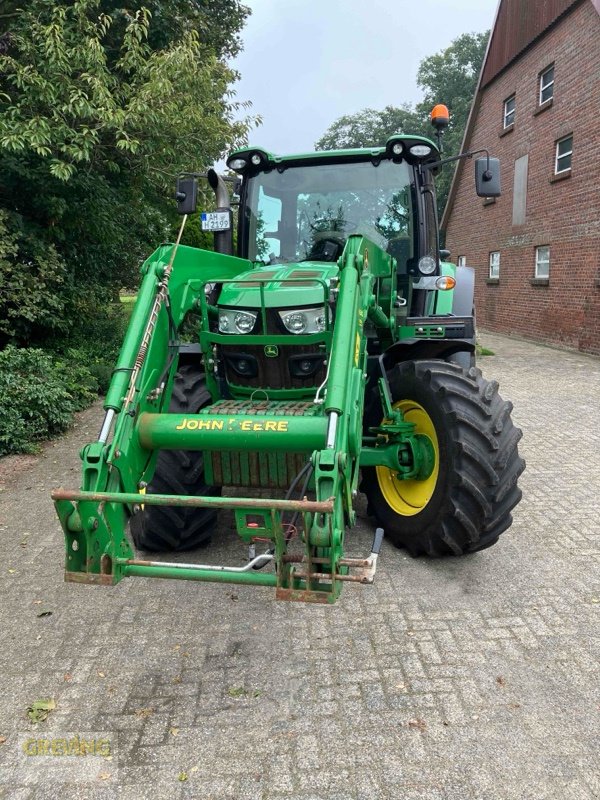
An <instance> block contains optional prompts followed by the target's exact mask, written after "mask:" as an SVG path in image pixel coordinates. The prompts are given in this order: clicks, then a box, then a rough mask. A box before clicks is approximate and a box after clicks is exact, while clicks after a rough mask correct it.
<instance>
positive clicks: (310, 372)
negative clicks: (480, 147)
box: [53, 135, 524, 603]
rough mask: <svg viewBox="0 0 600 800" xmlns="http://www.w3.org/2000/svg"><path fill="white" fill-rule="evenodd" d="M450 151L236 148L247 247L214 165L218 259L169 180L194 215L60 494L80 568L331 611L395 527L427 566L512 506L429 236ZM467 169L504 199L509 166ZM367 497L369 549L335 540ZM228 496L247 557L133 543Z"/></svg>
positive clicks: (69, 568)
mask: <svg viewBox="0 0 600 800" xmlns="http://www.w3.org/2000/svg"><path fill="white" fill-rule="evenodd" d="M472 155H474V154H472V153H468V154H464V155H463V156H459V157H470V156H472ZM447 160H454V159H446V161H447ZM443 163H445V161H440V154H439V150H438V148H437V147H436V145H435V144H434V143H433V142H432V141H430V140H428V139H424V138H419V137H414V136H403V135H402V136H401V135H396V136H392V137H391V138H390V139H389V140H388V141H387V143H386V145H385V146H383V147H374V148H367V149H356V150H345V151H330V152H318V153H311V154H308V155H294V156H285V157H280V156H275V155H273V154H271V153H268V152H265V151H264V150H261V149H258V148H247V149H244V150H240V151H237V152H235V153H233V154H232V155H231V156H230V158H229V160H228V167H229V169H230V172H231V174H234V173H237V178H231V179H230V180H233V181H235V185H234V191H233V195H234V197H237V198H238V199H237V203H238V205H239V212H238V215H237V216H238V228H237V244H236V248H235V249H236V252H237V254H236V255H234V254H233V250H234V247H233V235H232V211H231V206H230V192H229V189H228V187H227V185H226V183H225V182H224V180H223V179H222V178H221V177H220V176H218V175H217V174H216V173H215V172H214V171H212V170H211V171H210V172H209V173H208V176H207V177H208V179H209V182H210V184H211V186H212V188H213V190H214V191H215V194H216V206H217V209H216V210H215V211H211V212H207V213H203V214H202V227H203V228H204V229H205V230H211V231H213V232H214V236H215V251H214V252H212V251H205V250H200V249H195V248H191V247H186V246H183V245H180V244H179V239H180V238H181V232H182V230H183V225H185V220H186V218H187V215H188V214H191V213H194V211H195V207H196V193H197V179H196V177H195V176H183V177H182V178H181V179H180V180H179V181H178V192H177V202H178V205H179V210H180V211H181V213H182V214H183V215H184V216H183V221H182V228H181V230H180V234H179V237H178V239H177V242H176V243H175V244H169V245H163V246H161V247H159V248H158V250H156V251H155V252H154V253H153V254H152V255H151V256H150V258H148V260H147V261H146V262H145V264H144V265H143V268H142V273H143V280H142V283H141V286H140V290H139V294H138V298H137V302H136V305H135V308H134V311H133V314H132V317H131V323H130V325H129V329H128V331H127V334H126V337H125V341H124V343H123V347H122V350H121V353H120V356H119V359H118V363H117V364H116V367H115V370H114V374H113V378H112V382H111V385H110V389H109V391H108V394H107V396H106V400H105V404H104V408H105V410H106V416H105V419H104V423H103V425H102V430H101V432H100V435H99V438H98V441H95V442H93V443H91V444H88V445H87V446H86V447H85V448H84V449H83V451H82V454H81V455H82V460H83V479H82V486H81V489H80V490H67V489H59V490H56V491H55V492H54V493H53V498H54V500H55V504H56V508H57V511H58V515H59V517H60V520H61V523H62V527H63V529H64V534H65V540H66V579H67V580H70V581H77V582H83V583H95V584H114V583H117V582H118V581H119V580H121V578H123V577H126V576H134V575H140V576H154V577H162V578H184V579H190V580H200V581H222V582H229V583H245V584H257V585H262V586H274V587H276V594H277V597H278V598H280V599H284V600H304V601H311V602H321V603H332V602H334V601H335V600H336V598H337V597H338V595H339V593H340V590H341V586H342V584H343V583H344V582H345V581H353V582H358V583H366V584H369V583H372V582H373V578H374V574H375V569H376V564H377V555H378V553H379V548H380V546H381V540H382V537H383V535H384V534H385V536H386V537H387V538H388V539H389V541H391V542H392V543H393V544H395V545H397V546H398V547H404V548H406V549H407V550H408V551H409V552H410V553H412V554H414V555H419V554H427V555H430V556H442V555H446V554H448V555H461V554H463V553H473V552H475V551H477V550H481V549H483V548H486V547H489V546H490V545H492V544H494V543H495V542H496V541H497V540H498V537H499V536H500V534H501V533H503V532H504V531H505V530H506V529H507V528H508V527H509V526H510V524H511V521H512V518H511V511H512V509H513V508H514V506H515V505H516V504H517V503H518V502H519V499H520V497H521V492H520V490H519V488H518V487H517V479H518V477H519V475H520V473H521V472H522V470H523V468H524V462H523V460H522V459H521V458H520V457H519V455H518V452H517V443H518V441H519V439H520V437H521V432H520V431H519V430H518V429H517V428H515V427H514V426H513V424H512V422H511V416H510V415H511V410H512V406H511V404H510V403H509V402H505V401H503V400H502V399H501V398H500V396H499V395H498V385H497V383H496V382H494V381H492V382H490V381H487V380H485V379H484V378H483V377H482V375H481V372H480V370H479V369H478V368H477V367H476V366H475V330H474V314H473V274H472V271H471V270H469V269H468V268H466V267H458V268H457V267H455V266H454V265H452V264H450V263H449V262H448V261H447V260H446V259H445V256H447V253H445V252H444V251H442V252H441V253H440V250H439V241H438V224H437V215H436V202H435V188H434V180H433V178H434V175H435V173H436V172H437V171H438V170H439V168H440V166H441V165H442V164H443ZM475 167H476V169H475V173H476V187H477V192H478V194H480V195H482V196H493V195H495V194H499V167H498V162H497V161H496V160H495V159H490V158H489V156H483V157H480V158H478V159H477V160H476V162H475ZM184 322H185V323H186V328H187V329H189V326H190V324H193V325H194V326H195V330H196V335H195V341H193V342H192V343H191V344H190V343H187V344H182V343H181V342H180V331H181V330H182V326H183V324H184ZM229 487H236V489H237V491H235V492H229V493H228V494H227V495H223V494H222V489H225V488H229ZM240 487H241V490H240ZM256 489H261V490H262V491H261V492H260V493H258V496H257V493H256V492H253V491H251V490H256ZM245 490H246V491H245ZM359 491H361V492H363V493H364V494H365V495H366V497H367V502H368V512H369V514H371V515H372V516H373V518H374V520H375V521H376V522H375V525H374V527H375V529H376V530H375V535H374V542H373V546H372V549H371V553H370V555H368V556H366V557H364V558H356V557H349V556H348V555H346V554H345V552H344V551H345V546H346V535H347V532H349V531H350V529H351V528H352V526H353V525H354V523H355V519H356V513H355V509H354V503H355V499H356V497H357V494H358V492H359ZM265 494H267V495H268V496H266V497H265ZM220 509H231V510H233V512H234V516H235V524H236V528H237V533H238V535H239V537H240V538H241V539H242V541H243V542H244V543H245V545H247V546H248V557H247V559H244V561H245V563H241V565H237V566H224V565H214V564H200V563H185V562H183V561H182V560H180V557H178V559H176V560H174V561H165V560H147V559H148V558H149V557H148V556H147V555H146V557H145V558H144V559H142V558H140V557H139V556H138V555H137V554H136V549H137V550H141V551H146V552H147V551H151V552H152V551H154V552H156V551H162V552H164V551H181V550H189V549H193V548H196V547H197V546H198V545H201V544H203V543H206V542H207V541H208V540H209V539H210V537H211V536H214V535H215V531H216V518H217V513H218V511H219V510H220ZM257 547H258V548H259V551H258V552H257ZM150 558H151V557H150Z"/></svg>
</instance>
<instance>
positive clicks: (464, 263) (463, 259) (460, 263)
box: [456, 256, 467, 267]
mask: <svg viewBox="0 0 600 800" xmlns="http://www.w3.org/2000/svg"><path fill="white" fill-rule="evenodd" d="M456 266H457V267H466V266H467V257H466V256H459V257H458V258H457V260H456Z"/></svg>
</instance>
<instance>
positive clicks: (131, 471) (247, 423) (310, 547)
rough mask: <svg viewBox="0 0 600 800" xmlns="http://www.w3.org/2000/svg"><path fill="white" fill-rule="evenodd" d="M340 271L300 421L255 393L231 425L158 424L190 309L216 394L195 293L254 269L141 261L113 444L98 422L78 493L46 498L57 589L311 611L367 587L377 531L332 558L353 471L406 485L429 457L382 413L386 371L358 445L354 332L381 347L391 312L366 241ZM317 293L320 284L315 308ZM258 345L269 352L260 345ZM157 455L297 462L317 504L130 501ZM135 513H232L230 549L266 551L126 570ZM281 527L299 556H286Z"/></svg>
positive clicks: (110, 408)
mask: <svg viewBox="0 0 600 800" xmlns="http://www.w3.org/2000/svg"><path fill="white" fill-rule="evenodd" d="M339 265H340V272H339V282H338V283H337V285H336V292H337V304H336V322H335V325H334V326H333V330H332V331H329V330H326V331H325V332H324V334H323V335H321V339H324V341H325V343H326V348H327V358H328V373H327V379H326V381H327V383H326V393H325V395H324V399H322V395H321V396H320V397H319V396H317V397H315V398H314V399H313V401H312V402H313V407H312V410H311V412H310V413H307V414H305V415H302V416H297V415H289V414H286V413H285V408H284V409H283V411H282V412H281V413H278V411H277V401H275V402H271V403H270V404H267V405H269V409H266V407H265V402H264V397H263V396H262V395H263V394H264V393H262V394H261V392H260V391H259V394H260V395H261V396H260V397H259V399H258V400H256V401H252V400H251V403H250V406H251V413H249V412H248V408H247V406H248V404H247V403H246V406H244V411H243V413H239V414H235V413H234V414H230V413H228V414H224V415H220V414H219V413H218V412H217V413H211V407H208V408H205V409H202V411H201V412H199V413H198V414H190V415H187V416H183V415H176V414H167V413H165V410H166V409H167V408H168V404H169V400H170V395H171V389H172V383H173V379H174V375H175V371H176V369H177V362H178V352H179V351H178V341H177V331H178V330H179V328H180V326H181V324H182V322H183V321H184V319H185V317H186V315H187V314H188V313H189V312H193V311H195V312H199V313H200V314H201V318H202V323H201V330H200V341H201V350H202V354H203V355H202V358H203V361H204V368H205V371H206V373H207V375H208V376H209V382H208V387H209V389H210V392H211V395H212V398H213V401H218V391H219V386H218V383H217V381H215V380H214V378H212V369H213V367H214V360H213V346H214V344H215V343H216V342H217V341H219V339H220V338H222V335H219V334H216V333H214V332H212V331H211V330H210V326H209V324H208V318H209V314H210V308H209V307H208V305H207V302H206V299H205V294H204V286H205V285H206V283H207V282H209V281H210V282H226V281H231V280H234V279H235V277H236V276H237V275H239V273H241V272H243V271H245V270H248V269H249V268H251V267H252V265H251V264H250V262H247V261H245V260H244V259H238V258H234V257H232V256H227V255H222V254H219V253H214V252H208V251H202V250H196V249H193V248H189V247H184V246H180V247H178V248H177V247H174V246H173V245H165V246H163V247H161V248H159V249H158V250H157V251H156V252H155V253H154V254H153V255H152V256H151V257H150V258H149V259H148V261H147V262H146V263H145V265H144V267H143V273H144V277H143V280H142V284H141V288H140V291H139V295H138V299H137V302H136V305H135V308H134V311H133V314H132V318H131V322H130V325H129V328H128V331H127V334H126V337H125V341H124V343H123V347H122V349H121V353H120V356H119V359H118V363H117V366H116V368H115V371H114V374H113V378H112V381H111V385H110V388H109V391H108V393H107V396H106V400H105V403H104V408H105V410H106V411H107V414H108V415H109V417H108V419H109V420H110V419H111V418H112V417H113V415H114V419H115V423H114V435H113V437H112V440H110V441H108V440H109V435H108V434H109V431H108V428H109V427H110V425H109V424H108V423H106V424H105V425H104V426H103V431H102V434H101V437H100V441H98V442H95V443H92V444H89V445H87V446H86V447H84V449H83V451H82V454H81V456H82V460H83V484H82V487H81V489H80V490H65V489H59V490H57V491H55V492H54V493H53V499H54V500H55V504H56V508H57V512H58V515H59V517H60V520H61V523H62V526H63V530H64V533H65V543H66V551H67V553H66V565H65V577H66V579H67V580H70V581H76V582H85V583H95V584H115V583H118V582H119V581H120V580H121V579H122V578H124V577H128V576H134V575H141V576H145V577H162V578H165V577H168V578H179V579H189V580H199V581H219V582H231V583H244V584H254V585H260V586H275V587H276V590H277V597H278V598H280V599H287V600H304V601H311V602H320V603H331V602H335V600H336V598H337V597H338V596H339V593H340V590H341V586H342V584H343V582H345V581H354V582H360V583H372V581H373V576H374V572H375V566H376V562H377V553H378V551H379V547H380V545H381V539H382V536H383V531H381V530H380V529H378V531H377V534H376V537H375V541H374V544H373V547H372V551H371V554H370V556H368V557H367V558H363V559H354V558H347V557H345V556H344V535H345V530H346V528H347V527H350V526H352V525H353V524H354V522H355V512H354V510H353V498H354V496H355V495H356V493H357V489H358V480H359V470H360V466H361V463H362V464H363V465H368V466H376V465H378V464H381V465H384V466H388V467H389V466H394V467H395V468H396V469H397V470H398V473H399V475H405V476H407V475H408V474H409V473H410V475H413V476H414V475H426V474H427V470H428V468H429V466H428V462H429V460H430V459H429V457H428V452H427V444H426V443H425V442H423V438H424V437H418V436H415V435H414V430H413V428H414V426H413V425H412V424H411V423H407V422H405V421H403V419H402V414H401V412H399V411H394V410H393V409H392V407H391V401H390V400H389V397H386V395H385V375H384V374H383V375H382V377H381V384H380V386H381V390H382V397H383V399H384V403H383V407H384V409H387V413H386V417H387V427H383V428H382V427H380V428H377V429H374V430H373V435H372V436H368V437H367V439H366V440H364V441H363V429H362V425H363V410H364V395H365V389H364V387H365V380H366V377H367V358H368V354H367V345H366V336H365V333H364V325H365V322H366V320H367V319H368V320H370V321H371V323H372V325H374V326H375V328H376V329H377V331H378V335H379V338H380V340H381V341H382V342H384V343H390V344H391V343H392V342H393V340H394V335H395V331H396V329H397V328H398V321H397V319H396V318H395V317H394V313H393V308H394V300H395V299H396V298H395V290H394V287H395V281H394V277H395V276H394V273H393V272H392V270H393V266H394V264H393V261H392V259H391V258H390V256H389V255H387V254H386V253H384V252H383V251H382V250H380V249H379V248H378V247H377V246H376V245H374V244H373V243H371V242H369V240H367V239H366V238H364V237H361V236H351V237H349V239H348V242H347V244H346V247H345V249H344V252H343V255H342V257H341V259H340V264H339ZM171 266H172V272H171ZM165 274H167V276H168V277H169V281H168V293H166V295H165V302H164V303H163V304H162V306H161V307H160V310H159V311H158V313H157V315H156V318H155V319H153V322H152V324H153V327H152V335H151V336H150V337H149V338H144V334H145V332H147V331H148V323H149V320H150V319H151V318H152V315H153V314H154V313H155V312H154V311H153V309H155V308H156V303H155V300H156V296H157V292H158V291H160V290H161V287H162V291H163V292H164V290H165V281H164V278H165ZM327 289H328V287H327V286H326V285H324V297H325V298H326V297H327ZM376 293H377V294H376ZM261 297H262V294H261ZM263 304H264V300H263ZM382 304H383V307H382ZM263 313H264V311H263ZM240 338H242V337H240ZM263 338H264V340H265V342H272V341H273V337H270V336H264V337H262V338H261V341H262V339H263ZM305 338H306V339H310V338H311V337H305ZM313 338H314V337H313ZM253 340H254V341H256V337H254V339H253ZM311 341H312V340H311ZM132 374H133V375H135V376H136V378H135V381H134V382H132ZM318 394H319V393H317V395H318ZM282 405H284V404H282ZM307 405H310V403H307ZM314 405H316V406H317V408H316V410H315V407H314ZM215 409H218V402H216V404H215ZM425 438H426V437H425ZM160 448H166V449H177V448H179V449H190V450H202V451H206V452H210V451H211V450H224V451H237V452H243V451H247V452H253V453H268V452H271V451H274V450H275V451H276V450H278V449H280V450H286V451H293V452H304V453H305V454H306V458H307V463H309V464H310V470H311V473H312V481H311V485H313V486H314V494H315V496H316V499H315V500H314V501H312V500H308V499H306V498H303V499H300V500H292V499H289V498H286V499H275V498H273V499H268V498H267V499H256V498H229V497H190V496H171V495H154V494H152V495H150V494H142V493H141V492H143V488H144V487H145V486H146V484H147V483H149V481H150V479H151V477H152V475H153V471H154V467H155V463H156V457H157V451H158V450H159V449H160ZM143 503H145V504H147V505H174V506H186V505H188V506H195V507H200V508H201V507H204V508H206V507H212V508H228V509H232V510H233V511H234V512H235V517H236V525H237V530H238V534H239V535H240V537H241V538H242V540H244V541H246V542H247V543H252V542H253V541H254V539H255V538H257V539H259V540H265V539H266V540H268V541H269V543H270V547H269V550H268V551H267V553H266V554H264V555H263V556H259V557H256V559H252V558H250V559H249V562H248V564H246V566H245V567H242V568H240V567H224V566H211V565H202V564H196V565H194V564H179V563H166V562H159V561H142V560H139V559H136V558H135V554H134V552H133V549H132V546H131V544H130V541H129V538H128V536H127V526H128V520H129V518H130V517H131V515H132V514H134V513H136V511H137V510H138V509H139V507H140V505H141V504H143ZM286 513H293V514H294V518H293V520H294V522H293V523H288V522H286V521H285V517H284V515H285V514H286ZM290 525H291V527H292V528H293V531H292V535H293V534H295V535H296V538H295V541H297V542H300V543H301V552H298V551H297V548H296V550H294V549H293V548H290V538H291V536H290ZM268 561H273V563H274V565H275V571H274V572H270V573H264V572H260V571H258V570H257V569H254V567H255V566H257V565H258V563H259V562H260V566H264V564H265V563H267V562H268Z"/></svg>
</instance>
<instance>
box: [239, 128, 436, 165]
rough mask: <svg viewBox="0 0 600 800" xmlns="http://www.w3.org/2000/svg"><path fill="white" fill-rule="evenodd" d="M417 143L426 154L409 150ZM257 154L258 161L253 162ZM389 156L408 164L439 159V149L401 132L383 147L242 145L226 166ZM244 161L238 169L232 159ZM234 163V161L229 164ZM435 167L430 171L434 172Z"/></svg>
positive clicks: (419, 138) (305, 162) (361, 159)
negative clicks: (293, 149) (291, 150)
mask: <svg viewBox="0 0 600 800" xmlns="http://www.w3.org/2000/svg"><path fill="white" fill-rule="evenodd" d="M394 145H401V146H402V150H401V152H400V153H397V152H395V150H394ZM416 145H421V146H423V147H429V148H430V151H429V153H427V154H426V155H422V156H415V155H412V154H411V153H410V148H412V147H415V146H416ZM254 156H256V157H257V158H258V159H260V161H258V162H256V163H255V162H254V161H252V159H253V157H254ZM381 158H390V159H392V160H407V161H409V162H411V163H418V162H420V163H423V164H426V163H428V162H432V161H438V160H439V158H440V151H439V149H438V147H437V145H436V144H435V143H434V142H433V141H432V140H431V139H428V138H426V137H424V136H409V135H404V134H394V135H393V136H390V137H389V139H388V140H387V141H386V143H385V145H384V146H379V147H356V148H350V149H347V150H316V151H314V152H311V153H295V154H292V155H285V156H281V155H277V154H275V153H271V152H269V151H268V150H265V149H264V148H261V147H244V148H240V149H239V150H235V151H234V152H233V153H231V155H230V156H229V158H228V159H227V166H228V167H229V168H230V169H234V170H235V171H236V172H244V171H245V169H246V167H250V165H251V164H253V165H254V166H255V167H256V168H259V169H260V168H262V169H264V168H265V167H267V168H268V167H269V166H271V165H272V166H276V165H278V164H285V165H290V166H291V165H292V164H293V165H298V166H299V165H306V164H310V163H314V162H315V161H333V162H339V163H343V162H345V161H369V160H371V159H381ZM242 160H243V161H245V162H246V165H244V166H242V167H241V168H236V166H234V162H236V161H242ZM232 162H233V163H232ZM435 171H436V170H433V172H434V173H435Z"/></svg>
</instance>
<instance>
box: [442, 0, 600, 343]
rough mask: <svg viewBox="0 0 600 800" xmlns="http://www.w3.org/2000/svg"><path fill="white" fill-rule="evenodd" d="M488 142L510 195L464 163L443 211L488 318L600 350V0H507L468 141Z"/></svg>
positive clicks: (469, 144) (450, 242) (455, 253)
mask: <svg viewBox="0 0 600 800" xmlns="http://www.w3.org/2000/svg"><path fill="white" fill-rule="evenodd" d="M484 147H485V148H487V149H488V150H489V151H490V154H491V155H494V156H498V157H499V158H500V161H501V179H502V196H501V197H499V198H497V199H496V200H493V199H487V200H482V199H481V198H479V197H477V196H476V194H475V190H474V179H473V165H472V162H471V161H469V160H465V161H463V162H459V166H458V168H457V171H456V175H455V178H454V182H453V184H452V188H451V191H450V196H449V200H448V204H447V206H446V210H445V212H444V216H443V219H442V227H443V228H444V229H445V230H446V243H447V247H448V248H449V249H450V250H451V252H452V259H453V260H454V261H460V262H461V263H466V264H467V266H472V267H475V272H476V278H475V287H476V288H475V295H476V304H477V321H478V324H479V325H480V326H481V327H483V328H487V329H488V330H494V331H499V332H504V333H514V334H517V335H521V336H525V337H530V338H533V339H537V340H540V341H546V342H548V343H555V344H560V345H563V346H566V347H571V348H576V349H579V350H582V351H585V352H589V353H600V0H575V2H573V1H572V0H571V1H570V2H569V0H500V3H499V6H498V11H497V14H496V20H495V23H494V28H493V30H492V35H491V38H490V42H489V45H488V50H487V54H486V57H485V59H484V63H483V67H482V71H481V76H480V79H479V86H478V90H477V94H476V97H475V100H474V103H473V108H472V110H471V116H470V118H469V122H468V125H467V130H466V133H465V139H464V143H463V150H477V149H479V148H484Z"/></svg>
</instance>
